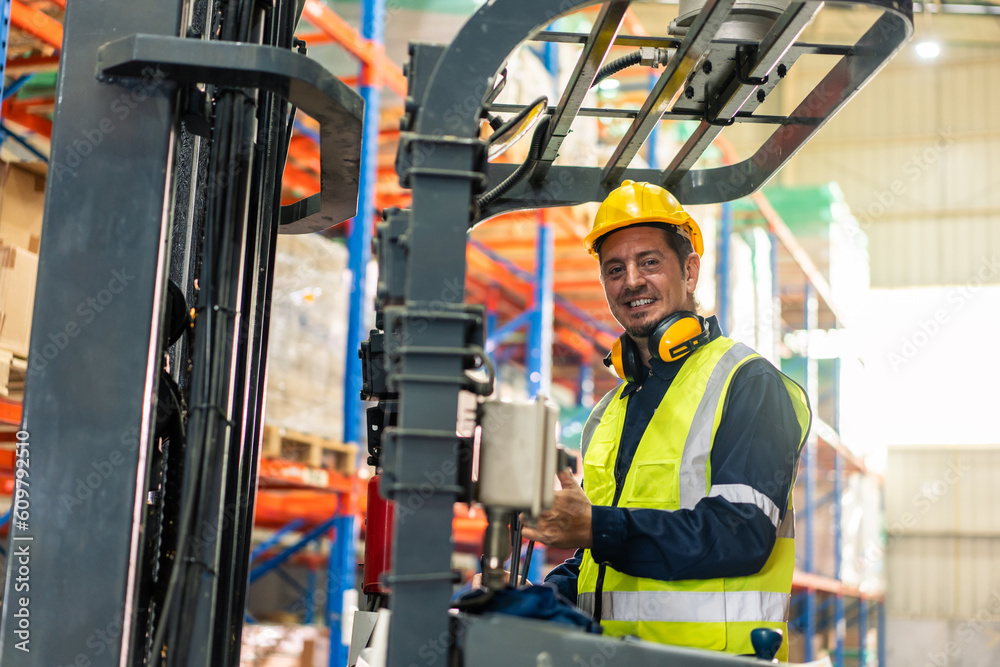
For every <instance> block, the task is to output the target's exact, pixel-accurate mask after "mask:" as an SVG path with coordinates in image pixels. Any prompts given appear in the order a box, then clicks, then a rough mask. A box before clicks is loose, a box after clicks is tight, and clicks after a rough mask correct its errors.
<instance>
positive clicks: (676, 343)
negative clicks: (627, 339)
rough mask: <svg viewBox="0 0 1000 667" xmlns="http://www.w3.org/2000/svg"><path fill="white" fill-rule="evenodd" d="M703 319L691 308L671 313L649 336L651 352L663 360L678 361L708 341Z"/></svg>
mask: <svg viewBox="0 0 1000 667" xmlns="http://www.w3.org/2000/svg"><path fill="white" fill-rule="evenodd" d="M708 339H709V334H708V330H707V329H706V328H705V325H704V323H703V321H702V320H701V319H700V318H699V317H698V316H697V315H695V314H694V313H692V312H691V311H689V310H681V311H678V312H676V313H674V314H673V315H670V316H669V317H667V318H666V319H665V320H663V321H662V322H660V324H658V325H657V327H656V329H654V330H653V333H652V334H651V335H650V336H649V353H650V354H651V355H652V356H653V357H655V358H657V359H659V360H661V361H676V360H678V359H680V358H681V357H683V356H684V355H686V354H690V353H691V352H692V351H694V350H695V349H697V348H699V347H701V346H702V345H704V344H705V343H707V342H708Z"/></svg>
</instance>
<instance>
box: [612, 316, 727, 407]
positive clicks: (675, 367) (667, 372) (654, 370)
mask: <svg viewBox="0 0 1000 667" xmlns="http://www.w3.org/2000/svg"><path fill="white" fill-rule="evenodd" d="M705 323H706V324H707V325H708V336H709V341H713V340H715V339H716V338H718V337H719V336H721V335H722V328H721V327H720V326H719V319H718V318H717V317H716V316H715V315H711V316H709V317H706V318H705ZM694 354H697V351H695V352H694ZM685 359H687V357H686V356H685V357H681V358H680V359H677V360H676V361H660V360H658V359H650V360H649V363H650V368H644V369H643V370H644V373H643V376H642V378H640V379H639V380H638V381H636V382H626V383H625V388H624V389H622V393H621V397H620V398H625V397H627V396H629V395H631V394H633V393H634V392H636V391H638V390H639V388H640V387H642V385H643V384H644V383H645V382H646V380H647V379H649V377H650V375H655V376H656V377H657V378H659V379H660V380H661V381H664V382H667V383H669V382H671V381H673V379H674V378H675V377H676V376H677V373H678V371H680V369H681V366H683V365H684V360H685Z"/></svg>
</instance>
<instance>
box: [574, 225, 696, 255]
mask: <svg viewBox="0 0 1000 667" xmlns="http://www.w3.org/2000/svg"><path fill="white" fill-rule="evenodd" d="M650 222H658V223H660V224H663V225H670V226H672V227H677V228H678V230H683V229H684V228H685V227H686V228H687V230H686V231H687V232H688V235H689V240H690V241H691V248H692V249H693V250H694V251H695V252H696V253H697V254H698V256H699V257H701V256H702V254H704V252H705V242H704V240H703V239H702V236H701V228H700V227H698V223H697V222H695V221H694V218H692V217H691V216H686V217H685V218H684V219H683V220H669V219H665V218H662V217H656V216H649V217H640V218H629V219H627V220H619V221H618V222H614V223H611V224H606V225H604V226H602V227H601V228H600V229H594V230H591V231H590V233H589V234H587V235H586V236H584V237H583V245H584V247H585V248H586V249H587V252H589V253H590V254H591V255H592V256H593V257H594V259H598V260H599V259H600V258H599V256H598V254H597V251H596V250H595V249H594V244H595V243H597V240H598V239H600V238H603V237H605V236H607V235H608V234H612V233H614V232H617V231H618V230H620V229H624V228H626V227H631V226H633V225H638V224H641V223H650ZM681 235H682V236H683V235H684V234H683V232H681Z"/></svg>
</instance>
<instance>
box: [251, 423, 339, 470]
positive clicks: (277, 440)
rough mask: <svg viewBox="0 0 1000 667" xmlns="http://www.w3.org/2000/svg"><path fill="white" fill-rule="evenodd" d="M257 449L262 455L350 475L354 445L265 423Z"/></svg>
mask: <svg viewBox="0 0 1000 667" xmlns="http://www.w3.org/2000/svg"><path fill="white" fill-rule="evenodd" d="M260 453H261V456H263V457H265V458H274V459H284V460H286V461H295V462H297V463H302V464H304V465H307V466H310V467H313V468H326V469H327V470H336V471H337V472H339V473H342V474H344V475H353V474H354V469H355V458H356V457H357V453H358V448H357V447H356V446H354V445H350V444H344V443H342V442H340V441H337V440H328V439H326V438H321V437H319V436H316V435H309V434H306V433H299V432H297V431H290V430H288V429H284V428H279V427H276V426H265V427H264V437H263V438H262V439H261V447H260Z"/></svg>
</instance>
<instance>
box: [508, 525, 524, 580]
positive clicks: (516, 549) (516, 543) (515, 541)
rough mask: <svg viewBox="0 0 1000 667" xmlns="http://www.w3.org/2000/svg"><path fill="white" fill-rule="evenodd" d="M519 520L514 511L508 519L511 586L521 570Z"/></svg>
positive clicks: (520, 526)
mask: <svg viewBox="0 0 1000 667" xmlns="http://www.w3.org/2000/svg"><path fill="white" fill-rule="evenodd" d="M521 528H522V525H521V521H520V519H518V517H517V513H516V512H515V513H514V515H513V518H511V520H510V547H511V549H510V579H509V581H508V585H509V586H511V587H512V588H513V587H515V586H516V585H517V578H518V575H519V573H520V570H521Z"/></svg>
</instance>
